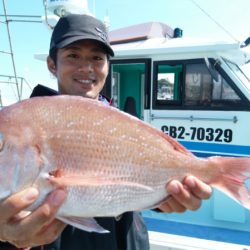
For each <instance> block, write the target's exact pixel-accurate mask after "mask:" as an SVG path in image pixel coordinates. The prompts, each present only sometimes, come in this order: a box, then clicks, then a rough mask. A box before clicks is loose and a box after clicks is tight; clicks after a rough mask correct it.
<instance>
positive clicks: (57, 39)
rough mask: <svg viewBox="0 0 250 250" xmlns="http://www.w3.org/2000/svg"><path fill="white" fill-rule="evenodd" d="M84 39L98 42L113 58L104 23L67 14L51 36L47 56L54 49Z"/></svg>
mask: <svg viewBox="0 0 250 250" xmlns="http://www.w3.org/2000/svg"><path fill="white" fill-rule="evenodd" d="M84 39H92V40H95V41H98V42H100V43H101V44H102V46H103V48H104V49H105V50H106V51H107V53H108V54H109V55H111V56H114V51H113V50H112V48H111V46H110V44H109V40H108V32H107V29H106V27H105V25H104V23H103V22H101V21H100V20H98V19H96V18H94V17H92V16H89V15H79V14H69V15H67V16H64V17H61V18H60V19H59V21H58V22H57V24H56V26H55V28H54V30H53V33H52V36H51V41H50V50H49V54H50V55H51V54H52V52H53V50H54V49H61V48H64V47H66V46H68V45H69V44H71V43H73V42H76V41H79V40H84Z"/></svg>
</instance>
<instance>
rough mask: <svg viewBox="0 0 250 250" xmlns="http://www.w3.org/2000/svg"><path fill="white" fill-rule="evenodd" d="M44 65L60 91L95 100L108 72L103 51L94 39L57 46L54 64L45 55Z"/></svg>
mask: <svg viewBox="0 0 250 250" xmlns="http://www.w3.org/2000/svg"><path fill="white" fill-rule="evenodd" d="M47 62H48V68H49V70H50V71H51V72H52V73H53V74H54V75H55V76H56V77H57V80H58V89H59V93H60V94H66V95H79V96H83V97H88V98H93V99H98V96H99V93H100V92H101V90H102V88H103V86H104V83H105V80H106V77H107V75H108V67H109V63H108V59H107V54H106V52H105V51H104V50H103V49H102V48H101V46H100V45H99V43H98V42H96V41H93V40H82V41H78V42H75V43H72V44H70V45H69V46H67V47H65V48H63V49H58V51H57V63H56V65H55V63H54V62H53V60H52V59H51V58H50V57H49V58H48V61H47Z"/></svg>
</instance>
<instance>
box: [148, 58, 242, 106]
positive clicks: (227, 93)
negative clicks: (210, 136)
mask: <svg viewBox="0 0 250 250" xmlns="http://www.w3.org/2000/svg"><path fill="white" fill-rule="evenodd" d="M153 80H154V85H153V108H156V109H166V108H167V109H179V108H183V109H190V108H192V109H209V108H213V109H227V108H228V107H229V106H230V107H232V106H235V107H242V106H244V105H245V99H244V96H242V95H241V92H240V91H239V89H238V88H237V87H236V86H235V85H234V83H233V81H232V80H231V78H230V77H229V76H228V75H227V74H226V73H225V71H224V70H223V69H222V68H221V67H220V65H219V64H218V63H216V62H215V60H213V59H208V60H207V61H205V59H202V58H201V59H194V60H178V61H157V62H154V75H153Z"/></svg>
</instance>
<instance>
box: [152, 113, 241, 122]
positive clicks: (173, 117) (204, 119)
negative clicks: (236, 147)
mask: <svg viewBox="0 0 250 250" xmlns="http://www.w3.org/2000/svg"><path fill="white" fill-rule="evenodd" d="M150 119H151V121H153V120H155V119H160V120H162V119H168V120H188V121H191V122H192V121H228V122H233V123H237V122H238V118H237V116H233V117H232V118H217V117H198V116H193V115H190V116H157V115H154V114H151V115H150Z"/></svg>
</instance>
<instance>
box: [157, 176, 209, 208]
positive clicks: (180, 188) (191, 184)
mask: <svg viewBox="0 0 250 250" xmlns="http://www.w3.org/2000/svg"><path fill="white" fill-rule="evenodd" d="M167 192H168V194H169V195H170V196H169V197H168V198H167V200H166V201H165V202H163V203H162V204H161V205H160V206H159V209H160V210H161V211H163V212H166V213H172V212H177V213H182V212H185V211H186V210H193V211H194V210H197V209H198V208H200V206H201V203H202V200H203V199H208V198H210V196H211V194H212V188H211V187H210V186H209V185H207V184H205V183H204V182H202V181H200V180H199V179H197V178H196V177H194V176H187V177H186V178H185V179H184V180H183V182H182V183H181V182H179V181H176V180H173V181H171V182H169V183H168V185H167Z"/></svg>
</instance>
